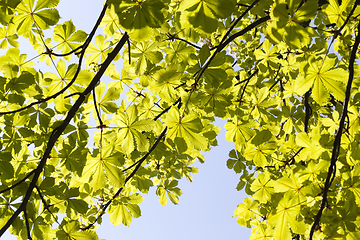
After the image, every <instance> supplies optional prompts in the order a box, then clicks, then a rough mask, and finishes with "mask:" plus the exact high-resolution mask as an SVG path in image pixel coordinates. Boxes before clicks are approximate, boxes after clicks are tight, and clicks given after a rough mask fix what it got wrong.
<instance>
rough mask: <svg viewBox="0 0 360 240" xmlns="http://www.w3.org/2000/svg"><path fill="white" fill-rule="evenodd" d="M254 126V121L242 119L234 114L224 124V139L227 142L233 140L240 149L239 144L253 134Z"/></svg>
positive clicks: (246, 140)
mask: <svg viewBox="0 0 360 240" xmlns="http://www.w3.org/2000/svg"><path fill="white" fill-rule="evenodd" d="M254 127H256V123H255V122H251V121H243V120H241V119H238V117H237V116H235V117H234V119H233V120H232V121H228V122H227V123H226V124H225V126H224V128H225V129H226V130H227V132H226V133H225V137H226V140H227V141H228V142H235V146H236V147H237V148H238V151H240V149H241V148H242V147H241V146H242V145H243V144H244V143H246V142H248V141H249V140H250V139H251V138H252V137H253V136H254V134H255V130H254V129H253V128H254Z"/></svg>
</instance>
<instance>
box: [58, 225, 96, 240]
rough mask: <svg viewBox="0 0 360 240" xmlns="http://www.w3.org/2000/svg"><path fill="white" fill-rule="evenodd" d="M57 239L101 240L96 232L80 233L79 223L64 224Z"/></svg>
mask: <svg viewBox="0 0 360 240" xmlns="http://www.w3.org/2000/svg"><path fill="white" fill-rule="evenodd" d="M56 237H57V239H59V240H72V239H77V240H99V238H98V236H97V234H96V232H94V231H89V230H88V231H80V224H79V222H78V221H69V222H63V223H62V227H59V229H58V230H57V231H56Z"/></svg>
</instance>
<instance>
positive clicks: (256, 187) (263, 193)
mask: <svg viewBox="0 0 360 240" xmlns="http://www.w3.org/2000/svg"><path fill="white" fill-rule="evenodd" d="M250 189H251V191H253V192H256V193H255V195H254V198H256V199H258V200H259V202H261V203H266V202H267V201H268V200H270V197H271V195H272V194H273V193H274V181H272V180H271V179H270V175H269V174H268V173H261V174H259V176H258V178H257V179H256V180H255V181H254V182H253V183H252V184H251V188H250Z"/></svg>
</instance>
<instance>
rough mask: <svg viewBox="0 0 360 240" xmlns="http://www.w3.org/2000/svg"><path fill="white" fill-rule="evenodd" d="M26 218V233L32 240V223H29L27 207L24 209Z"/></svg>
mask: <svg viewBox="0 0 360 240" xmlns="http://www.w3.org/2000/svg"><path fill="white" fill-rule="evenodd" d="M24 219H25V225H26V233H27V237H28V239H29V240H32V238H31V231H30V224H29V218H28V215H27V212H26V208H25V209H24Z"/></svg>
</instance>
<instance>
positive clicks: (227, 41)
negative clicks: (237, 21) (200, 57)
mask: <svg viewBox="0 0 360 240" xmlns="http://www.w3.org/2000/svg"><path fill="white" fill-rule="evenodd" d="M269 19H270V16H266V17H262V18H259V19H258V20H256V21H255V22H253V23H252V24H250V25H249V26H247V27H246V28H244V29H243V30H241V31H240V32H237V33H234V34H233V35H231V36H230V37H229V38H228V39H226V41H224V42H223V43H221V44H220V45H219V46H218V47H217V48H218V49H220V51H221V50H222V49H224V48H225V47H226V46H227V45H228V44H229V43H231V42H232V41H234V39H235V38H238V37H240V36H242V35H244V34H245V33H247V32H248V31H250V30H251V29H253V28H255V27H257V26H258V25H260V24H261V23H264V22H266V21H267V20H269Z"/></svg>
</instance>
